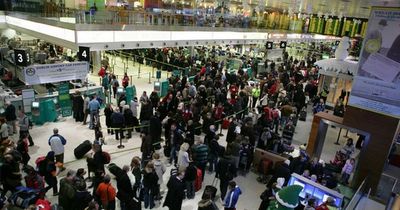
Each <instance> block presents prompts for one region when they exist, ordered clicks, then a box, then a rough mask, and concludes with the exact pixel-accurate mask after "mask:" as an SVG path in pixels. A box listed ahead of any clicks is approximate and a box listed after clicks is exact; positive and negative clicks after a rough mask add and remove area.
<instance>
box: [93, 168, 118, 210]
mask: <svg viewBox="0 0 400 210" xmlns="http://www.w3.org/2000/svg"><path fill="white" fill-rule="evenodd" d="M110 182H111V177H110V175H105V176H104V181H103V182H102V183H100V184H99V186H98V187H97V190H96V195H97V196H99V197H100V200H101V204H102V206H103V209H104V210H115V198H116V195H117V194H116V190H115V188H114V187H113V186H112V185H111V183H110Z"/></svg>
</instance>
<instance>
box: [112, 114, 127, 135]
mask: <svg viewBox="0 0 400 210" xmlns="http://www.w3.org/2000/svg"><path fill="white" fill-rule="evenodd" d="M111 121H112V126H113V127H114V128H119V129H117V130H115V139H116V140H119V138H121V139H123V138H124V131H123V128H124V126H125V117H124V115H123V114H122V113H121V112H119V110H116V111H115V112H114V113H112V114H111ZM118 134H119V135H118Z"/></svg>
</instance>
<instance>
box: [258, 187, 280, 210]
mask: <svg viewBox="0 0 400 210" xmlns="http://www.w3.org/2000/svg"><path fill="white" fill-rule="evenodd" d="M278 190H279V189H277V188H276V183H274V184H272V186H271V187H267V189H265V191H264V192H263V193H262V194H261V195H260V198H261V204H260V207H259V208H258V210H266V209H268V206H269V203H270V201H271V199H275V193H276V192H277V191H278Z"/></svg>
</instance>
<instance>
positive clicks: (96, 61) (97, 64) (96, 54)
mask: <svg viewBox="0 0 400 210" xmlns="http://www.w3.org/2000/svg"><path fill="white" fill-rule="evenodd" d="M92 62H93V66H92V68H93V71H92V72H93V74H95V75H97V73H98V72H99V70H100V68H101V52H100V51H93V52H92Z"/></svg>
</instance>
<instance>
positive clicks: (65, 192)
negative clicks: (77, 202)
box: [58, 170, 75, 210]
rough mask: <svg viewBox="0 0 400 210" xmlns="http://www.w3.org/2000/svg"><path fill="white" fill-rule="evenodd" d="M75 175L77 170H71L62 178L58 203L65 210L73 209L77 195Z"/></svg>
mask: <svg viewBox="0 0 400 210" xmlns="http://www.w3.org/2000/svg"><path fill="white" fill-rule="evenodd" d="M74 176H75V171H74V170H69V171H68V173H67V176H66V177H64V178H62V179H61V180H60V196H58V204H59V205H60V206H61V207H62V208H63V209H64V210H73V209H72V203H73V201H74V196H75V187H74Z"/></svg>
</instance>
